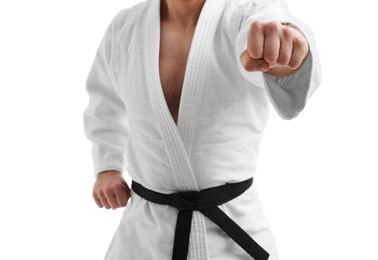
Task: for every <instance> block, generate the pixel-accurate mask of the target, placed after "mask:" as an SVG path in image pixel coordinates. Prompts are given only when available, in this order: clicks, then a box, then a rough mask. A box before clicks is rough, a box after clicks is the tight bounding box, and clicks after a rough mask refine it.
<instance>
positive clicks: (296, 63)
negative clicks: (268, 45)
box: [288, 59, 301, 69]
mask: <svg viewBox="0 0 378 260" xmlns="http://www.w3.org/2000/svg"><path fill="white" fill-rule="evenodd" d="M300 64H301V62H300V60H298V59H294V60H292V61H291V62H290V63H289V64H288V67H289V68H291V69H297V68H298V67H299V65H300Z"/></svg>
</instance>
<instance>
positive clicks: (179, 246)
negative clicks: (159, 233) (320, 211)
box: [131, 178, 269, 260]
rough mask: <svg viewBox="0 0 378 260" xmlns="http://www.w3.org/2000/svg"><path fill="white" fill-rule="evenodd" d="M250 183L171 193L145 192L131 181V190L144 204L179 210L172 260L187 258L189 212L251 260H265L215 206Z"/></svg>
mask: <svg viewBox="0 0 378 260" xmlns="http://www.w3.org/2000/svg"><path fill="white" fill-rule="evenodd" d="M252 180H253V178H250V179H247V180H245V181H242V182H238V183H227V184H225V185H221V186H217V187H212V188H208V189H204V190H201V191H184V192H177V193H171V194H163V193H159V192H156V191H153V190H149V189H147V188H145V187H143V186H142V185H141V184H139V183H137V182H135V181H134V180H133V181H132V184H131V188H132V189H133V190H134V192H135V193H137V194H138V195H139V196H141V197H142V198H144V199H146V200H148V201H151V202H154V203H158V204H164V205H170V206H172V207H175V208H177V209H178V210H179V213H178V217H177V223H176V231H175V239H174V246H173V255H172V260H186V259H187V254H188V246H189V235H190V229H191V224H192V214H193V210H198V211H200V212H201V213H202V214H204V215H205V216H206V217H208V218H209V219H210V220H212V221H213V222H214V223H215V224H217V225H218V226H219V227H220V228H221V229H223V231H224V232H226V234H227V235H229V236H230V237H231V238H232V239H233V240H234V241H235V242H236V243H237V244H239V246H241V247H242V248H243V249H244V250H245V251H246V252H247V253H248V254H249V255H250V256H252V257H253V258H254V259H255V260H267V259H268V258H269V253H268V252H266V251H265V250H264V249H263V248H262V247H261V246H260V245H259V244H257V243H256V241H254V240H253V239H252V238H251V237H250V236H249V235H248V234H247V233H246V232H245V231H244V230H243V229H241V228H240V227H239V226H238V225H237V224H236V223H235V222H234V221H233V220H232V219H231V218H229V217H228V216H227V215H226V214H225V213H224V212H223V211H222V210H221V209H220V208H218V207H217V206H218V205H220V204H223V203H225V202H227V201H230V200H232V199H233V198H236V197H237V196H239V195H240V194H242V193H243V192H244V191H245V190H247V189H248V188H249V187H250V186H251V185H252Z"/></svg>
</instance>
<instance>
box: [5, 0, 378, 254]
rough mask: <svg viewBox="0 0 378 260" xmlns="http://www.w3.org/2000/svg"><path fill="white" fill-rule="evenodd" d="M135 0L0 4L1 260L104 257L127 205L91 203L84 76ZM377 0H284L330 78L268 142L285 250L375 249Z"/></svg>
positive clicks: (267, 178) (266, 196) (271, 204)
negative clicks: (115, 21)
mask: <svg viewBox="0 0 378 260" xmlns="http://www.w3.org/2000/svg"><path fill="white" fill-rule="evenodd" d="M137 2H138V1H98V0H97V1H94V0H92V1H84V0H82V1H70V0H66V1H59V2H58V1H41V0H36V1H7V2H5V1H2V2H1V4H0V32H1V41H0V44H1V48H0V87H1V92H0V93H1V94H0V120H1V121H0V124H1V125H0V126H1V127H0V131H1V132H0V133H1V134H0V166H1V167H0V169H1V178H0V207H1V214H0V259H4V260H8V259H65V260H66V259H81V260H82V259H93V260H100V259H103V256H104V254H105V251H106V249H107V247H108V245H109V243H110V240H111V238H112V236H113V234H114V232H115V230H116V228H117V226H118V223H119V221H120V218H121V214H122V211H123V209H117V210H115V211H113V210H106V209H104V208H103V209H100V208H98V207H97V206H96V204H95V203H94V201H93V199H92V194H91V193H92V185H93V183H94V178H93V176H92V158H91V154H90V149H91V144H90V143H89V141H88V140H87V139H86V138H85V136H84V130H83V121H82V112H83V110H84V109H85V107H86V105H87V101H88V99H87V98H88V97H87V94H86V92H85V87H84V84H85V80H86V77H87V74H88V72H89V68H90V66H91V64H92V62H93V59H94V55H95V51H96V49H97V47H98V44H99V43H100V40H101V38H102V36H103V34H104V32H105V29H106V28H107V26H108V24H109V22H110V21H111V19H112V18H113V17H114V15H115V14H116V13H117V12H118V11H119V10H121V9H123V8H126V7H129V6H132V5H134V4H135V3H137ZM373 2H374V1H367V0H365V1H363V0H362V1H358V2H356V1H353V2H352V1H328V0H318V1H301V0H287V3H288V5H289V7H290V10H291V12H292V14H294V15H295V16H297V17H298V18H299V19H301V20H303V21H304V22H306V23H307V24H308V25H310V27H311V28H312V29H313V31H314V33H315V36H316V39H317V45H318V50H319V54H320V58H321V65H322V83H321V86H320V87H319V89H318V90H316V92H315V93H314V95H313V96H312V98H311V99H310V100H309V102H308V103H307V106H306V108H305V109H304V111H303V112H302V113H301V114H300V115H299V117H297V118H295V119H294V120H290V121H285V120H283V119H281V118H279V117H278V115H277V114H276V112H275V111H274V110H272V113H271V117H270V119H269V122H268V125H267V128H266V132H265V135H264V137H263V141H262V143H261V148H260V155H259V162H258V168H257V174H256V175H255V176H256V177H255V178H256V185H258V190H259V194H260V198H261V201H262V203H263V208H264V210H265V214H266V215H267V218H268V220H269V221H270V224H271V227H272V230H273V232H274V235H275V239H276V244H277V249H278V251H279V255H280V258H281V260H315V259H316V260H318V259H323V260H331V259H332V260H333V259H343V260H349V259H350V260H352V259H353V260H354V259H378V251H377V250H376V246H377V242H378V238H377V234H378V224H377V223H378V221H377V220H378V210H377V205H378V204H377V198H378V191H377V190H378V189H377V181H378V177H377V176H378V166H377V161H378V158H377V147H378V137H377V133H378V125H377V118H378V117H377V113H378V102H377V99H378V90H377V88H378V84H377V81H376V80H377V66H376V62H377V59H378V56H377V47H376V46H378V42H377V38H376V37H375V38H374V34H376V24H374V22H373V21H374V20H375V19H374V18H375V17H376V15H377V14H376V8H374V7H373ZM126 181H127V182H128V183H129V184H130V183H131V182H130V181H131V180H130V178H129V177H128V176H126Z"/></svg>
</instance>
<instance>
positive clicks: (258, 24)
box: [251, 21, 262, 30]
mask: <svg viewBox="0 0 378 260" xmlns="http://www.w3.org/2000/svg"><path fill="white" fill-rule="evenodd" d="M261 28H262V22H260V21H254V22H252V24H251V30H259V29H261Z"/></svg>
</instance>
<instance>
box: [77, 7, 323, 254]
mask: <svg viewBox="0 0 378 260" xmlns="http://www.w3.org/2000/svg"><path fill="white" fill-rule="evenodd" d="M159 8H160V0H147V1H145V2H142V3H139V4H136V5H135V6H133V7H130V8H125V9H123V10H121V11H120V12H119V13H118V14H117V15H116V16H115V17H114V19H113V20H112V21H111V23H110V24H109V26H108V28H107V30H106V32H105V35H104V37H103V39H102V41H101V43H100V45H99V47H98V51H97V53H96V56H95V59H94V62H93V65H92V67H91V70H90V72H89V75H88V79H87V82H86V90H87V92H88V94H89V104H88V106H87V108H86V109H85V111H84V128H85V134H86V136H87V138H88V139H89V140H90V141H91V142H92V144H93V149H92V156H93V162H94V167H93V174H94V175H96V174H98V173H99V172H101V171H104V170H110V169H114V170H119V171H120V172H122V173H126V172H127V174H128V175H129V176H130V177H131V178H132V179H133V180H135V181H136V182H138V183H140V184H142V185H143V186H144V187H146V188H148V189H151V190H154V191H156V192H159V193H164V194H169V193H175V192H182V191H201V190H203V189H207V188H211V187H214V186H219V185H224V184H226V183H235V182H241V181H244V180H246V179H248V178H251V177H253V176H254V175H255V172H256V161H257V157H258V149H259V143H260V140H261V138H262V134H263V131H264V127H265V125H266V122H267V119H268V116H269V113H270V110H271V107H272V105H273V107H274V108H275V111H277V113H278V114H279V115H280V116H281V117H282V118H283V119H292V118H294V117H296V116H298V114H299V113H300V112H301V111H302V110H303V109H304V107H305V105H306V102H307V100H308V99H309V98H310V97H311V95H312V94H313V92H314V90H315V89H316V88H317V87H318V85H319V83H320V65H319V58H318V54H317V49H316V45H315V40H314V36H313V33H312V31H311V29H310V28H309V27H308V26H307V25H306V24H305V23H303V22H302V21H300V20H298V19H297V18H295V17H293V16H292V15H291V14H290V13H289V11H288V7H287V5H286V3H285V2H284V1H281V0H207V1H206V2H205V4H204V6H203V8H202V10H201V13H200V16H199V19H198V22H197V25H196V29H195V32H194V36H193V40H192V43H191V48H190V52H189V56H188V61H187V66H186V70H185V78H184V83H183V88H182V94H181V100H180V107H179V115H178V122H177V125H176V124H175V122H174V120H173V118H172V116H171V114H170V111H169V108H168V106H167V103H166V101H165V98H164V94H163V91H162V87H161V83H160V78H159V66H158V65H159V64H158V57H159V43H160V11H159ZM255 20H259V21H264V22H267V21H279V22H290V23H292V24H294V25H295V26H297V27H298V28H300V29H301V31H302V32H303V33H304V34H305V36H306V38H307V40H308V42H309V56H308V57H307V59H306V61H305V63H304V64H303V66H302V67H301V69H300V70H299V71H298V72H296V73H294V74H292V75H290V76H286V77H274V76H270V75H268V74H266V73H262V72H247V71H245V70H244V68H243V67H242V65H241V62H240V59H239V57H240V54H241V52H243V51H244V50H245V49H246V45H247V34H248V30H249V27H250V24H251V23H252V22H253V21H255ZM256 183H257V182H256V180H255V179H254V181H253V184H252V186H251V187H250V188H249V189H247V190H246V191H245V192H243V193H242V194H241V195H239V196H238V197H236V198H234V199H232V200H230V201H228V202H226V203H224V204H221V205H219V206H218V207H219V208H220V209H221V210H222V211H223V212H224V213H226V214H227V216H229V217H230V218H231V219H232V220H233V221H235V222H236V223H237V224H238V225H239V226H240V227H241V228H242V229H243V230H244V231H245V232H247V233H248V234H249V236H250V237H251V238H253V239H254V240H255V241H256V242H257V243H258V244H259V245H260V246H261V247H262V248H264V249H265V250H266V251H267V252H268V253H269V260H278V259H279V257H278V254H277V252H276V247H275V242H274V237H273V234H272V232H271V229H270V226H269V223H268V221H267V219H266V217H265V215H264V212H263V210H262V207H261V202H260V200H259V197H258V193H257V186H256ZM177 215H178V209H176V208H174V207H171V206H169V205H162V204H157V203H153V202H150V201H148V200H146V199H144V198H142V197H141V196H139V195H138V194H137V193H135V192H134V191H133V190H132V191H131V199H130V200H129V201H128V204H127V206H126V207H125V209H124V212H123V216H122V219H121V222H120V224H119V227H118V229H117V231H116V232H115V234H114V237H113V239H112V241H111V243H110V245H109V248H108V251H107V252H106V256H105V259H106V260H121V259H122V260H125V259H127V260H129V259H130V260H134V259H135V260H168V259H171V258H172V250H173V241H174V234H175V225H176V220H177ZM187 256H188V258H187V259H191V260H206V259H211V260H234V259H235V260H236V259H253V258H252V257H251V256H250V255H248V254H247V253H246V252H245V251H244V250H243V249H242V248H241V247H240V246H239V245H238V244H237V243H235V241H233V240H232V239H230V237H229V236H228V235H227V234H226V233H225V232H224V231H223V230H222V229H220V228H219V226H217V225H216V224H214V222H212V221H211V220H209V219H208V218H207V217H206V216H204V215H203V214H202V213H201V212H199V211H193V216H192V222H191V230H190V239H189V251H188V255H187Z"/></svg>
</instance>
